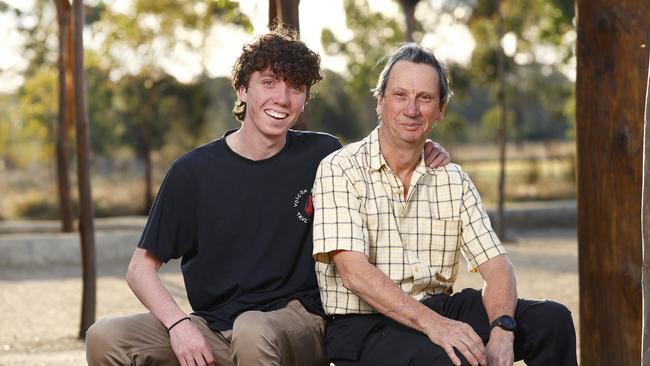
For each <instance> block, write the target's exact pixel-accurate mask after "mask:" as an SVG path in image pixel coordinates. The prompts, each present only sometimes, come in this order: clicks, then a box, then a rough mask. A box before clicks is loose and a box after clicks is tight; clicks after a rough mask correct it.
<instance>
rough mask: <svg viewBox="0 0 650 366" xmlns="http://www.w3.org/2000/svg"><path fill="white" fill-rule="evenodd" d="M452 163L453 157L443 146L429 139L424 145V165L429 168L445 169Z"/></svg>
mask: <svg viewBox="0 0 650 366" xmlns="http://www.w3.org/2000/svg"><path fill="white" fill-rule="evenodd" d="M450 162H451V155H449V152H447V150H445V148H444V147H442V145H440V144H439V143H437V142H433V141H431V140H429V139H427V141H426V142H425V143H424V163H425V164H426V165H427V166H428V167H429V168H439V167H443V166H445V165H447V164H449V163H450Z"/></svg>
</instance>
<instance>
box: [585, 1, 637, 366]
mask: <svg viewBox="0 0 650 366" xmlns="http://www.w3.org/2000/svg"><path fill="white" fill-rule="evenodd" d="M577 11H578V17H577V28H578V43H577V48H576V50H577V62H578V67H577V70H578V75H577V80H576V125H577V137H576V145H577V167H578V168H577V170H578V249H579V256H578V261H579V270H580V277H579V278H580V355H581V364H582V365H590V366H591V365H638V364H639V363H640V361H641V334H642V326H641V324H642V318H641V313H642V304H641V298H642V296H641V263H642V259H641V258H642V246H641V220H640V218H641V202H640V200H639V197H641V182H642V171H641V170H642V155H643V154H642V151H643V108H644V105H645V95H644V89H645V86H646V85H645V83H646V80H647V76H648V67H647V64H646V62H647V60H648V45H649V44H650V39H649V37H650V23H649V22H648V21H647V14H650V2H649V1H647V0H578V1H577ZM642 45H645V46H642Z"/></svg>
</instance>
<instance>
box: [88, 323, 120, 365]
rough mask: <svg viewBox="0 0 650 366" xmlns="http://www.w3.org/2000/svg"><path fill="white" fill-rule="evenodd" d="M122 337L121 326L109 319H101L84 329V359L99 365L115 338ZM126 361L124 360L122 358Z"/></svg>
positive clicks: (109, 350) (90, 363)
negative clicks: (86, 329)
mask: <svg viewBox="0 0 650 366" xmlns="http://www.w3.org/2000/svg"><path fill="white" fill-rule="evenodd" d="M121 338H122V328H121V327H120V326H117V325H116V322H114V321H111V319H101V320H99V321H97V322H96V323H95V324H93V325H92V326H91V327H90V328H88V331H86V360H87V361H88V364H89V365H99V364H101V362H102V360H103V359H104V358H106V357H107V355H108V354H109V353H110V352H111V348H112V347H113V342H115V340H116V339H121ZM124 361H125V362H126V360H124Z"/></svg>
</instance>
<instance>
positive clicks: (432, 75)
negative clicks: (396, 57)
mask: <svg viewBox="0 0 650 366" xmlns="http://www.w3.org/2000/svg"><path fill="white" fill-rule="evenodd" d="M438 85H439V83H438V72H437V71H436V69H435V68H434V67H433V66H431V65H428V64H424V63H414V62H411V61H398V62H397V63H395V65H393V69H392V71H391V73H390V77H389V79H388V82H387V84H386V90H385V91H384V94H383V95H382V96H379V97H378V98H377V114H378V115H379V116H380V117H381V128H380V129H379V134H380V139H382V140H383V141H384V142H386V143H390V144H392V145H393V146H397V147H407V146H420V145H424V141H425V139H426V138H427V135H428V134H429V132H430V131H431V129H432V128H433V125H434V124H436V123H437V122H438V121H440V120H441V119H442V117H443V116H444V113H445V108H446V107H447V104H446V103H444V102H443V103H441V102H440V91H439V89H438Z"/></svg>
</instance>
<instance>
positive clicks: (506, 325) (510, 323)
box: [499, 316, 517, 331]
mask: <svg viewBox="0 0 650 366" xmlns="http://www.w3.org/2000/svg"><path fill="white" fill-rule="evenodd" d="M499 323H500V324H499V326H500V327H501V328H503V329H505V330H509V331H514V330H515V327H516V326H517V324H516V323H515V320H514V319H512V318H511V317H509V316H503V317H501V318H500V321H499Z"/></svg>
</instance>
